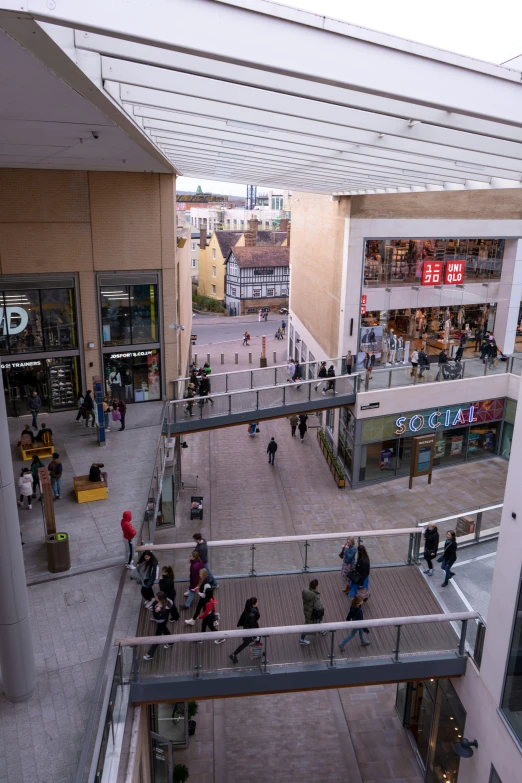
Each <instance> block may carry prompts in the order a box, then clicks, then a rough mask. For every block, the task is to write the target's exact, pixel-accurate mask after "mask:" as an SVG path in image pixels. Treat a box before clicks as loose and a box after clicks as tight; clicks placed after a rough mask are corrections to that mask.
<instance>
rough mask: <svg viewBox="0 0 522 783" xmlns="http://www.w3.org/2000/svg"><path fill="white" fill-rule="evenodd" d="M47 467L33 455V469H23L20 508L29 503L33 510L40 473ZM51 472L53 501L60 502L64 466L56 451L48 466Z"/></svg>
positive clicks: (28, 505) (19, 487) (20, 486)
mask: <svg viewBox="0 0 522 783" xmlns="http://www.w3.org/2000/svg"><path fill="white" fill-rule="evenodd" d="M44 467H45V465H44V463H43V462H42V460H41V459H40V457H39V456H38V455H37V454H34V455H33V458H32V461H31V467H29V468H22V471H21V473H20V477H19V478H18V490H19V493H20V494H19V498H18V505H19V506H20V508H23V507H24V503H25V502H26V503H27V508H28V510H29V511H31V509H32V508H33V505H32V501H33V500H34V499H36V490H37V489H38V488H39V487H40V477H39V475H38V471H39V469H40V468H44ZM47 469H48V471H49V478H50V479H51V489H52V492H53V499H54V500H60V498H61V497H62V473H63V466H62V461H61V459H60V455H59V454H58V453H57V452H56V451H55V452H54V454H53V458H52V460H51V462H50V463H49V465H48V466H47ZM38 500H39V501H41V500H42V492H41V489H40V497H39V498H38Z"/></svg>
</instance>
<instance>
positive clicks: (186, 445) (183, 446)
mask: <svg viewBox="0 0 522 783" xmlns="http://www.w3.org/2000/svg"><path fill="white" fill-rule="evenodd" d="M181 448H182V449H188V443H187V441H186V440H184V441H183V443H182V444H181Z"/></svg>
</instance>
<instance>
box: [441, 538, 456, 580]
mask: <svg viewBox="0 0 522 783" xmlns="http://www.w3.org/2000/svg"><path fill="white" fill-rule="evenodd" d="M456 559H457V536H456V533H455V531H454V530H448V532H447V533H446V540H445V542H444V552H443V553H442V555H441V557H439V559H438V560H437V563H440V564H441V565H440V567H441V568H442V570H443V571H444V575H445V576H444V582H443V583H442V584H441V587H447V586H448V582H449V580H450V579H451V577H452V576H455V574H454V573H453V571H452V570H451V569H452V568H453V564H454V563H455V561H456Z"/></svg>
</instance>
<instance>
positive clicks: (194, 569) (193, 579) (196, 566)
mask: <svg viewBox="0 0 522 783" xmlns="http://www.w3.org/2000/svg"><path fill="white" fill-rule="evenodd" d="M202 568H203V563H202V562H201V558H200V556H199V552H196V550H194V552H192V554H191V555H190V577H189V589H188V590H187V592H186V593H185V603H184V604H183V605H182V607H181V608H182V609H188V608H189V606H190V604H191V603H192V601H193V600H194V594H195V593H197V592H198V587H199V583H200V581H201V580H200V577H199V572H200V571H201V569H202Z"/></svg>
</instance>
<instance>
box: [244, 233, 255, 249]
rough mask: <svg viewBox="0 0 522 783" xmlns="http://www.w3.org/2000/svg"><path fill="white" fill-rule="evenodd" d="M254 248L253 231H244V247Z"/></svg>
mask: <svg viewBox="0 0 522 783" xmlns="http://www.w3.org/2000/svg"><path fill="white" fill-rule="evenodd" d="M255 246H256V234H255V231H245V247H255Z"/></svg>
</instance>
